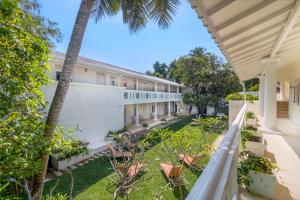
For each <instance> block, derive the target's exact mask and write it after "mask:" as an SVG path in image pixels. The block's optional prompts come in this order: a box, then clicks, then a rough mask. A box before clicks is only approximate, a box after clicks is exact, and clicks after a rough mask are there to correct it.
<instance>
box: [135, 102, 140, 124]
mask: <svg viewBox="0 0 300 200" xmlns="http://www.w3.org/2000/svg"><path fill="white" fill-rule="evenodd" d="M135 110H136V113H135V114H136V115H135V125H136V126H139V125H140V123H139V121H140V119H139V118H140V113H139V104H135Z"/></svg>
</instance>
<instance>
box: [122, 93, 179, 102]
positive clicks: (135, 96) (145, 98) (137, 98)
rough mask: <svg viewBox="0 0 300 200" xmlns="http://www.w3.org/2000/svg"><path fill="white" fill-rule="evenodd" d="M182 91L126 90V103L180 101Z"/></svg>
mask: <svg viewBox="0 0 300 200" xmlns="http://www.w3.org/2000/svg"><path fill="white" fill-rule="evenodd" d="M181 99H182V98H181V93H168V92H152V91H141V90H125V92H124V100H125V104H132V103H153V102H167V101H180V100H181Z"/></svg>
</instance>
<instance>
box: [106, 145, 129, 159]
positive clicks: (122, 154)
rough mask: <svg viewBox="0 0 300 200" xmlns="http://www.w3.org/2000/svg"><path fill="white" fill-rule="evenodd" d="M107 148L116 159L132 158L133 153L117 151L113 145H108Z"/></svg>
mask: <svg viewBox="0 0 300 200" xmlns="http://www.w3.org/2000/svg"><path fill="white" fill-rule="evenodd" d="M106 146H107V148H108V149H109V150H110V152H111V156H112V157H115V158H123V157H131V153H130V152H127V151H126V152H120V151H116V150H115V149H114V148H113V146H112V145H111V144H109V145H106Z"/></svg>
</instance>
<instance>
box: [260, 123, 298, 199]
mask: <svg viewBox="0 0 300 200" xmlns="http://www.w3.org/2000/svg"><path fill="white" fill-rule="evenodd" d="M277 128H278V129H279V130H280V131H281V132H282V134H280V135H275V134H263V138H264V139H265V141H266V143H267V152H266V153H267V155H268V157H270V158H271V159H273V160H274V161H275V162H276V163H277V165H278V167H279V171H278V172H277V173H276V175H277V179H278V182H279V183H280V185H281V187H279V188H278V189H279V192H278V195H279V196H278V199H298V200H300V126H296V125H295V124H293V123H292V122H291V121H290V120H289V119H278V122H277Z"/></svg>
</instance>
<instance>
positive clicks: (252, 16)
mask: <svg viewBox="0 0 300 200" xmlns="http://www.w3.org/2000/svg"><path fill="white" fill-rule="evenodd" d="M190 2H191V5H192V8H194V9H195V11H196V12H197V14H198V16H199V18H200V19H201V20H202V22H203V24H204V26H206V27H207V30H208V32H209V33H210V34H211V36H212V38H213V39H214V40H215V42H216V43H217V45H218V47H219V48H220V50H221V51H222V53H223V54H224V56H225V57H226V59H227V60H228V62H229V63H230V64H231V65H232V66H233V68H234V70H235V73H236V74H237V76H238V77H239V79H240V80H241V81H245V80H249V79H252V78H255V77H257V75H259V74H261V73H263V71H264V69H263V66H262V60H263V59H265V58H280V61H279V63H278V67H285V66H288V65H289V64H291V63H293V62H295V61H296V60H297V59H300V56H299V53H300V37H299V36H300V23H299V22H300V21H299V16H300V0H251V1H250V0H249V1H246V0H190Z"/></svg>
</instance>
